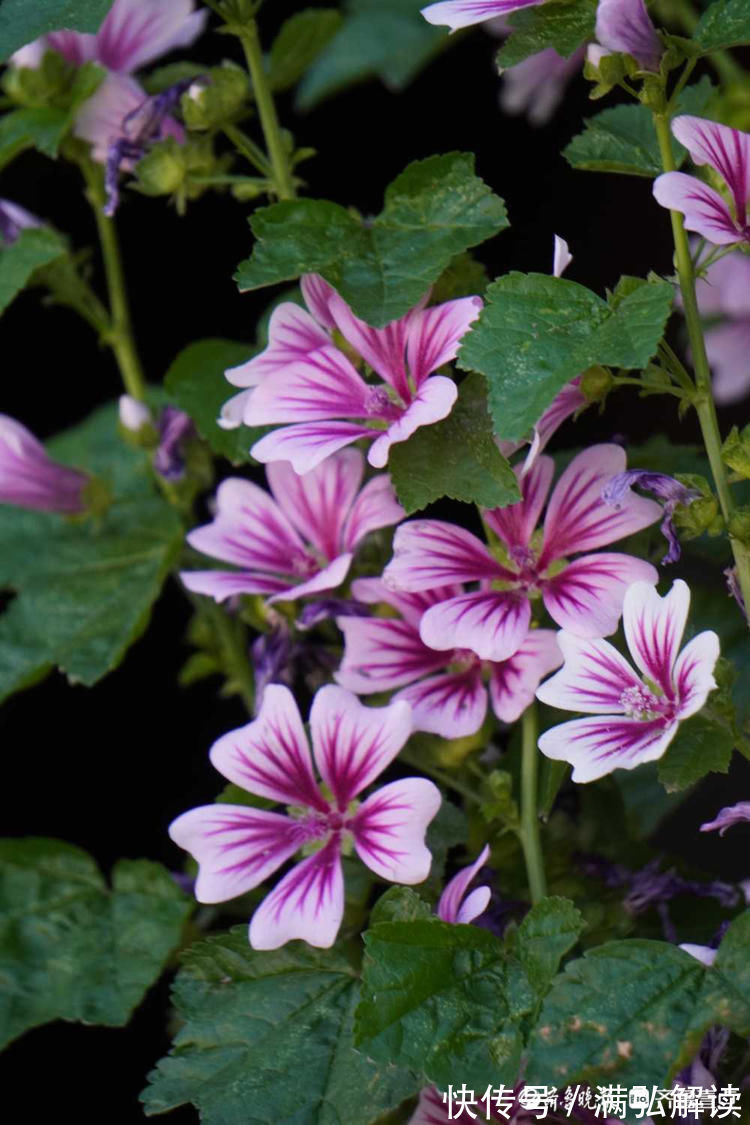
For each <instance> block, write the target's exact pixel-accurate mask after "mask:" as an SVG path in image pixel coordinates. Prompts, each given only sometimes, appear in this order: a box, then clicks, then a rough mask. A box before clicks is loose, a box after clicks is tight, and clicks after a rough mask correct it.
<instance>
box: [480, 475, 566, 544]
mask: <svg viewBox="0 0 750 1125" xmlns="http://www.w3.org/2000/svg"><path fill="white" fill-rule="evenodd" d="M514 471H515V474H516V476H517V477H518V478H519V483H520V485H521V497H522V498H521V500H520V501H519V502H518V503H517V504H509V505H508V507H507V508H495V509H494V511H491V512H485V513H484V516H485V519H486V520H487V523H488V524H489V526H490V527H491V528H492V530H493V531H494V532H495V534H496V535H499V536H500V538H501V539H502V541H503V543H505V546H506V547H507V548H508V550H509V551H510V552H511V554H512V552H513V549H514V548H521V550H522V551H523V550H524V549H525V548H527V547H528V545H529V541H530V540H531V536H532V535H533V533H534V529H535V528H536V525H537V523H538V522H539V517H540V516H541V514H542V508H543V507H544V504H545V501H546V499H547V493H548V492H549V489H550V485H551V484H552V477H553V476H554V474H555V462H554V461H553V460H552V458H551V457H539V458H538V459H536V460H535V462H534V463H533V465H532V466H531V467H529V468H528V469H527V468H526V466H524V469H521V468H520V467H519V466H516V468H515V470H514Z"/></svg>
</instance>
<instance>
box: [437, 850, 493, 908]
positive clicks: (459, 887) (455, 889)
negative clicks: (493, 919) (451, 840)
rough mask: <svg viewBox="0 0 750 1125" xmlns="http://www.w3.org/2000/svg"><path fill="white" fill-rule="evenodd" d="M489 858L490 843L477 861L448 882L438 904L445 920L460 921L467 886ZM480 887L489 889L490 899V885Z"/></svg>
mask: <svg viewBox="0 0 750 1125" xmlns="http://www.w3.org/2000/svg"><path fill="white" fill-rule="evenodd" d="M489 858H490V849H489V845H487V844H485V846H484V847H483V848H482V850H481V852H480V853H479V855H478V856H477V858H476V859H475V861H474V862H473V863H472V864H470V865H469V866H468V867H464V868H463V869H462V870H461V871H459V872H458V874H457V875H454V876H453V878H452V879H451V881H450V882H449V883H447V884H446V886H445V890H444V891H443V893H442V894H441V896H440V901H439V902H438V905H437V916H438V918H440V919H441V920H442V921H443V922H458V920H459V912H460V910H461V902H462V900H463V897H464V895H465V894H466V890H467V887H468V886H469V883H470V882H471V881H472V879H473V878H474V876H475V875H476V874H477V872H478V871H479V869H480V867H484V865H485V863H486V862H487V860H488V859H489ZM478 889H479V890H485V891H487V898H488V900H489V887H480V888H478ZM479 913H481V911H477V914H475V915H474V917H475V918H476V917H477V915H478V914H479ZM465 921H467V922H470V921H471V918H466V919H465Z"/></svg>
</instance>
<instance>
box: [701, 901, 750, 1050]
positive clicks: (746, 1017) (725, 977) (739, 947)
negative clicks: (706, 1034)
mask: <svg viewBox="0 0 750 1125" xmlns="http://www.w3.org/2000/svg"><path fill="white" fill-rule="evenodd" d="M748 949H750V910H746V911H745V912H744V914H741V915H740V916H739V918H735V920H734V921H733V922H732V924H731V925H730V926H729V928H728V929H727V932H726V933H725V934H724V937H723V938H722V939H721V943H720V945H719V952H718V953H717V955H716V960H715V961H714V963H713V965H712V966H711V968H710V969H709V971H708V972H707V973H706V977H705V982H704V987H703V994H702V995H701V999H700V1004H699V1005H698V1015H697V1019H696V1021H695V1022H696V1026H697V1027H698V1028H699V1029H700V1031H703V1030H704V1029H705V1028H706V1027H709V1026H710V1025H711V1024H713V1023H718V1024H721V1025H722V1027H729V1028H731V1029H732V1031H735V1032H736V1033H737V1034H738V1035H741V1036H742V1037H743V1038H747V1037H748V1036H749V1035H750V957H748V955H747V953H748Z"/></svg>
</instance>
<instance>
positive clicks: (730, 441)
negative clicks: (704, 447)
mask: <svg viewBox="0 0 750 1125" xmlns="http://www.w3.org/2000/svg"><path fill="white" fill-rule="evenodd" d="M721 456H722V459H723V461H724V463H725V464H726V465H729V468H730V469H734V471H735V473H739V475H740V476H741V477H743V478H744V479H745V480H748V479H750V425H748V426H745V428H744V429H743V430H742V432H741V433H740V431H739V429H738V428H737V426H732V429H731V431H730V433H729V435H728V437H727V439H726V441H725V442H724V444H723V445H722V447H721Z"/></svg>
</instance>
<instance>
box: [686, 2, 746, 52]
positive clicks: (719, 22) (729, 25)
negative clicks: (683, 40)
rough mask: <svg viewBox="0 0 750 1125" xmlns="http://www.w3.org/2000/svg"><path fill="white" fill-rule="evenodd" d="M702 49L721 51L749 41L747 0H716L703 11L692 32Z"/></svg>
mask: <svg viewBox="0 0 750 1125" xmlns="http://www.w3.org/2000/svg"><path fill="white" fill-rule="evenodd" d="M693 38H694V39H695V41H696V43H697V44H698V46H699V47H702V48H703V50H704V51H706V52H708V51H721V50H723V49H724V48H726V47H739V46H741V45H742V44H743V43H750V9H749V8H748V6H747V0H716V2H715V3H714V4H712V5H711V7H710V8H708V10H707V11H705V12H704V13H703V15H702V17H701V19H700V21H699V23H698V26H697V27H696V29H695V31H694V32H693Z"/></svg>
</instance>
